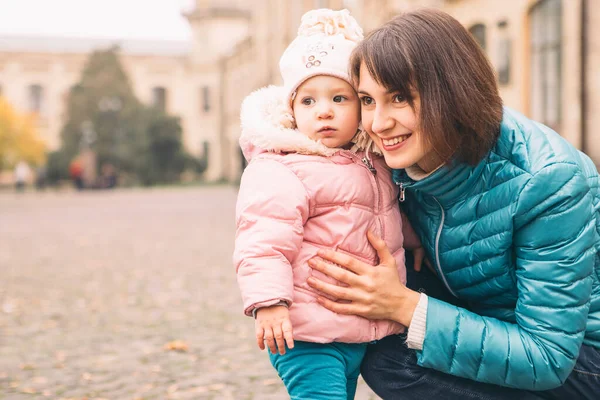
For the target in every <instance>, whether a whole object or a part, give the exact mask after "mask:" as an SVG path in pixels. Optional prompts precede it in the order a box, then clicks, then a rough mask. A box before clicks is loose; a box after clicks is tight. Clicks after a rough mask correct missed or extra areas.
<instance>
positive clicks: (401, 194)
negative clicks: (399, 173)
mask: <svg viewBox="0 0 600 400" xmlns="http://www.w3.org/2000/svg"><path fill="white" fill-rule="evenodd" d="M396 185H398V186H399V187H400V193H398V201H400V203H404V200H406V197H405V193H404V192H405V187H404V183H402V182H396Z"/></svg>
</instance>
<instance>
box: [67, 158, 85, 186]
mask: <svg viewBox="0 0 600 400" xmlns="http://www.w3.org/2000/svg"><path fill="white" fill-rule="evenodd" d="M69 176H70V177H71V179H72V180H73V186H75V188H76V189H77V190H83V163H82V162H81V159H80V158H79V157H76V158H74V159H73V160H72V161H71V163H70V164H69Z"/></svg>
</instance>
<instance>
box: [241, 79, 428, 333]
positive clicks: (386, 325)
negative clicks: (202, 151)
mask: <svg viewBox="0 0 600 400" xmlns="http://www.w3.org/2000/svg"><path fill="white" fill-rule="evenodd" d="M280 98H282V97H281V96H280V90H279V88H275V87H269V88H266V89H262V90H260V91H257V92H255V93H253V94H252V95H250V96H249V97H248V98H247V99H246V100H245V102H244V104H243V106H242V137H241V139H240V144H241V146H242V150H243V151H244V155H245V156H246V158H247V159H248V160H249V165H248V166H247V168H246V170H245V171H244V174H243V177H242V181H241V185H240V191H239V195H238V202H237V208H236V222H237V233H236V241H235V253H234V264H235V267H236V271H237V277H238V283H239V286H240V289H241V292H242V298H243V301H244V312H245V313H246V314H247V315H252V310H254V309H255V308H259V307H264V306H269V305H273V304H275V303H277V302H279V301H285V302H286V303H287V304H288V305H289V306H290V316H291V321H292V325H293V332H294V339H295V340H303V341H309V342H316V343H329V342H346V343H363V342H369V341H372V340H376V339H380V338H382V337H384V336H387V335H390V334H394V333H399V332H401V331H402V327H401V326H400V325H399V324H396V323H393V322H390V321H383V320H378V321H370V320H367V319H365V318H361V317H357V316H350V315H339V314H335V313H333V312H331V311H329V310H327V309H325V308H324V307H322V306H320V305H319V304H318V303H317V301H316V296H317V293H316V292H315V291H314V290H313V289H312V288H310V287H309V286H308V284H307V283H306V280H307V278H308V277H309V276H311V275H313V276H317V277H319V278H320V279H323V280H326V281H328V282H332V281H333V280H332V279H331V278H328V277H326V276H324V275H323V274H321V273H320V272H318V271H315V270H313V269H312V268H310V267H309V265H308V262H307V261H308V260H309V259H310V258H312V257H314V256H316V253H317V251H318V250H319V249H321V248H326V249H334V250H337V251H340V252H344V253H348V254H350V255H352V256H354V257H356V258H357V259H359V260H362V261H364V262H366V263H369V264H371V265H377V264H378V258H377V253H376V251H375V249H373V247H372V246H371V245H370V244H369V242H368V240H367V237H366V234H367V230H369V229H370V230H372V231H373V232H374V233H375V234H377V235H379V236H380V237H382V238H383V239H384V240H385V242H386V243H387V245H388V247H389V249H390V251H391V252H392V254H393V255H394V257H395V259H396V262H397V265H398V271H399V273H400V277H401V279H402V280H403V281H404V282H405V280H406V269H405V265H404V248H403V241H404V239H403V233H402V225H403V221H402V217H401V213H400V210H399V208H398V200H397V196H398V192H397V188H396V186H395V185H394V184H393V182H392V179H391V173H390V171H389V170H388V169H387V167H386V166H385V163H384V160H383V158H381V157H378V156H377V157H375V156H374V157H373V158H372V159H371V160H370V159H369V156H368V154H365V152H364V151H358V152H354V151H349V150H339V149H329V148H327V147H325V146H323V145H322V144H320V143H316V142H314V141H312V140H310V139H308V138H307V137H305V136H304V135H302V134H301V133H300V132H298V131H297V130H293V129H289V128H285V127H284V126H283V125H285V124H286V123H285V121H284V120H285V115H284V114H285V111H284V108H282V107H281V103H280V102H279V101H278V99H280ZM282 124H283V125H282ZM369 166H372V167H374V168H375V170H376V171H377V172H376V173H373V172H371V170H370V169H369ZM406 231H409V232H411V233H410V236H411V237H410V239H411V241H412V242H413V243H412V244H411V247H416V246H418V243H417V242H416V241H417V239H416V235H414V232H412V230H410V229H407V227H405V232H406ZM407 239H408V238H407ZM333 283H336V282H333Z"/></svg>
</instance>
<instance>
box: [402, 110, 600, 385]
mask: <svg viewBox="0 0 600 400" xmlns="http://www.w3.org/2000/svg"><path fill="white" fill-rule="evenodd" d="M394 180H395V181H396V183H397V184H398V185H399V186H400V187H401V191H404V193H405V201H404V203H403V208H404V209H405V210H406V213H407V214H408V216H409V219H410V221H411V222H412V224H413V226H414V228H415V230H416V231H417V233H418V235H419V236H420V238H421V241H422V243H423V246H424V247H425V249H426V251H427V253H428V256H429V259H430V260H431V261H432V264H434V265H435V267H436V269H437V272H438V275H439V276H440V279H441V280H442V281H443V282H444V283H445V284H446V286H447V287H448V289H449V290H450V292H451V293H452V294H454V295H455V296H456V297H458V298H460V299H462V300H465V301H466V302H467V304H469V310H467V309H463V308H458V307H455V306H452V305H450V304H448V303H445V302H442V301H439V300H436V299H433V298H430V299H429V306H428V309H427V328H426V333H425V341H424V343H423V349H422V350H421V351H417V358H418V363H419V365H421V366H423V367H427V368H433V369H436V370H439V371H442V372H445V373H449V374H453V375H457V376H462V377H466V378H469V379H472V380H476V381H480V382H488V383H493V384H498V385H503V386H510V387H515V388H520V389H529V390H545V389H551V388H555V387H558V386H560V385H561V384H562V383H563V382H564V381H565V379H566V378H567V376H568V375H569V374H570V372H571V371H572V369H573V366H574V365H575V361H576V359H577V356H578V354H579V349H580V346H581V344H582V343H586V344H588V345H590V346H594V347H597V348H600V193H599V192H600V188H599V178H598V172H597V170H596V167H595V166H594V163H593V162H592V161H591V160H590V159H589V158H588V157H587V156H586V155H585V154H583V153H581V152H579V151H578V150H576V149H575V148H574V147H573V146H571V145H570V144H569V143H568V142H567V141H566V140H564V139H563V138H561V137H560V136H559V135H558V134H557V133H555V132H554V131H552V130H551V129H550V128H548V127H546V126H544V125H541V124H539V123H536V122H533V121H531V120H529V119H527V118H526V117H524V116H523V115H521V114H519V113H517V112H515V111H512V110H510V109H505V110H504V118H503V121H502V127H501V133H500V137H499V139H498V142H497V143H496V145H495V146H494V148H493V149H492V150H491V152H490V153H489V155H488V156H487V157H486V158H485V159H484V160H483V161H481V162H480V163H479V164H478V165H476V166H474V167H473V166H468V165H464V164H455V165H454V166H452V167H442V168H441V169H439V170H437V171H436V172H434V173H433V174H432V175H430V176H428V177H427V178H425V179H423V180H421V181H417V182H415V181H413V180H411V179H410V178H408V176H407V175H406V173H405V172H404V171H403V170H395V171H394Z"/></svg>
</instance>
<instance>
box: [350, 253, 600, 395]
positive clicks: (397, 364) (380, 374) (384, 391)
mask: <svg viewBox="0 0 600 400" xmlns="http://www.w3.org/2000/svg"><path fill="white" fill-rule="evenodd" d="M406 261H407V262H406V265H407V275H408V276H407V278H408V284H407V286H408V287H410V288H411V289H413V290H419V291H422V292H425V293H426V294H427V295H428V296H431V297H435V298H437V299H440V300H443V301H447V302H449V303H452V304H455V305H458V306H464V304H461V302H460V301H459V300H457V299H456V298H454V297H453V296H452V295H450V293H448V292H447V290H446V289H445V287H444V286H443V284H442V283H441V281H440V280H439V279H438V277H437V276H435V275H434V274H433V273H432V272H431V271H429V270H427V268H426V267H423V270H422V271H421V272H420V273H416V272H414V270H413V269H412V257H411V256H409V255H408V254H407V257H406ZM405 342H406V335H405V334H403V335H395V336H389V337H387V338H384V339H382V340H380V341H378V342H377V343H376V344H372V345H369V347H368V349H367V354H366V356H365V358H364V359H363V362H362V366H361V373H362V375H363V377H364V379H365V381H366V382H367V384H368V385H369V386H370V387H371V389H373V391H374V392H375V393H377V394H378V395H379V396H380V397H381V398H382V399H384V400H395V399H418V400H428V399H436V400H438V399H444V400H450V399H510V400H521V399H523V400H528V399H557V400H558V399H560V400H562V399H565V400H570V399H577V400H579V399H600V350H599V349H596V348H594V347H591V346H586V345H583V346H582V347H581V351H580V354H579V358H578V360H577V363H576V364H575V368H574V369H573V372H572V373H571V375H569V377H568V378H567V381H566V382H565V384H564V385H563V386H561V387H559V388H556V389H552V390H547V391H543V392H530V391H524V390H517V389H510V388H506V387H503V386H497V385H492V384H487V383H481V382H475V381H472V380H470V379H465V378H459V377H456V376H453V375H448V374H445V373H442V372H439V371H436V370H433V369H430V368H423V367H420V366H419V365H417V356H416V353H415V351H414V350H411V349H409V348H408V347H406V343H405Z"/></svg>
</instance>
